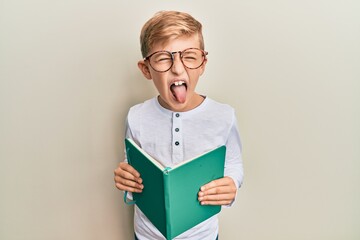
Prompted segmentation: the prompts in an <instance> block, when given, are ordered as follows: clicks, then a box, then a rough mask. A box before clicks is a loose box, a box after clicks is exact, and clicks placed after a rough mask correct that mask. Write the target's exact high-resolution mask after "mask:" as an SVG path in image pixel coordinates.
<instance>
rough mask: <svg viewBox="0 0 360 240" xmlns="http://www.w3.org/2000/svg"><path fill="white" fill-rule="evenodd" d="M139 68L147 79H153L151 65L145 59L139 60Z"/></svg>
mask: <svg viewBox="0 0 360 240" xmlns="http://www.w3.org/2000/svg"><path fill="white" fill-rule="evenodd" d="M138 68H139V69H140V71H141V72H142V74H143V75H144V77H145V78H146V79H148V80H151V79H152V77H151V73H150V69H149V66H148V65H147V64H146V63H145V61H144V60H141V61H139V62H138Z"/></svg>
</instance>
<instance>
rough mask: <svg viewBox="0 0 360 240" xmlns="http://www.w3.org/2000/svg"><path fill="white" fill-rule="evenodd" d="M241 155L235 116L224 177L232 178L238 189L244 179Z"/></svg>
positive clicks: (227, 149)
mask: <svg viewBox="0 0 360 240" xmlns="http://www.w3.org/2000/svg"><path fill="white" fill-rule="evenodd" d="M241 155H242V144H241V140H240V134H239V130H238V127H237V120H236V117H235V116H234V117H233V123H232V126H231V128H230V131H229V135H228V139H227V142H226V161H225V170H224V176H228V177H231V178H232V179H233V180H234V183H235V185H236V188H237V189H239V188H240V186H241V184H242V182H243V177H244V169H243V161H242V156H241ZM231 204H232V203H231ZM231 204H230V205H231Z"/></svg>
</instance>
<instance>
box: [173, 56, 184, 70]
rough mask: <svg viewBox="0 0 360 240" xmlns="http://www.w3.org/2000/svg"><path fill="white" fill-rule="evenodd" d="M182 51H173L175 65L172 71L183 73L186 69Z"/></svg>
mask: <svg viewBox="0 0 360 240" xmlns="http://www.w3.org/2000/svg"><path fill="white" fill-rule="evenodd" d="M180 54H181V53H180V52H173V53H172V55H173V65H172V67H171V71H172V72H173V73H175V74H181V73H182V72H183V71H184V70H185V66H184V64H183V63H182V61H181V57H180Z"/></svg>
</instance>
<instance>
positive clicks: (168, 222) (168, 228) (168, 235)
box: [163, 168, 171, 240]
mask: <svg viewBox="0 0 360 240" xmlns="http://www.w3.org/2000/svg"><path fill="white" fill-rule="evenodd" d="M163 176H164V197H165V222H166V239H167V240H171V206H170V205H171V204H170V175H169V168H165V170H164V172H163Z"/></svg>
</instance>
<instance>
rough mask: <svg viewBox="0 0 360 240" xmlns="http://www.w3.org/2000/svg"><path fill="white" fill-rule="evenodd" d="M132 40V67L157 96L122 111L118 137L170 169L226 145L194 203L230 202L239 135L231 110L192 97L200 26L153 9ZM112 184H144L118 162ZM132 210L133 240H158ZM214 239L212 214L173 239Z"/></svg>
mask: <svg viewBox="0 0 360 240" xmlns="http://www.w3.org/2000/svg"><path fill="white" fill-rule="evenodd" d="M140 41H141V51H142V55H143V57H144V59H143V60H141V61H139V62H138V67H139V69H140V71H141V72H142V73H143V75H144V76H145V78H146V79H148V80H152V81H153V83H154V85H155V87H156V89H157V91H158V92H159V95H158V96H157V97H155V98H152V99H150V100H147V101H145V102H144V103H141V104H138V105H135V106H133V107H132V108H131V109H130V110H129V113H128V116H127V126H126V127H127V128H126V137H129V138H132V139H133V140H134V141H135V142H136V143H137V144H138V145H139V146H140V147H141V148H142V149H144V150H145V151H146V152H147V153H148V154H149V155H151V156H152V157H154V158H155V159H157V160H158V161H159V162H161V164H162V165H164V166H170V167H171V166H173V165H175V164H177V163H179V162H182V161H184V160H187V159H190V158H192V157H195V156H197V155H200V154H202V153H204V152H206V151H208V150H211V149H214V148H216V147H218V146H221V145H226V148H227V151H226V160H225V169H224V176H225V177H224V178H221V179H218V180H214V181H212V182H210V183H208V184H206V185H204V186H202V187H201V188H200V191H199V193H198V200H199V202H200V203H201V204H203V205H230V204H232V202H233V201H234V199H235V196H236V193H237V189H238V188H239V187H240V185H241V183H242V179H243V167H242V160H241V143H240V137H239V134H238V130H237V126H236V117H235V113H234V110H233V108H231V107H230V106H228V105H225V104H220V103H217V102H216V101H214V100H212V99H210V98H209V97H206V96H204V95H200V94H198V93H196V92H195V87H196V85H197V82H198V80H199V77H200V76H201V75H202V74H203V73H204V71H205V66H206V63H207V57H206V56H207V52H206V51H205V50H204V40H203V36H202V25H201V24H200V23H199V22H198V21H197V20H195V19H194V18H193V17H192V16H190V15H189V14H186V13H181V12H175V11H162V12H158V13H157V14H155V15H154V17H152V18H151V19H150V20H148V21H147V22H146V23H145V25H144V26H143V28H142V31H141V35H140ZM115 185H116V187H117V188H118V189H120V190H123V191H128V192H141V191H142V189H143V188H144V187H146V185H145V186H144V185H143V184H142V179H141V176H140V174H139V173H138V172H137V171H136V170H135V169H134V168H133V167H131V166H130V165H129V164H128V163H127V162H126V160H125V161H124V162H121V163H120V164H119V166H118V168H117V169H116V170H115ZM134 210H135V213H134V228H135V239H140V240H142V239H145V240H149V239H164V237H163V236H162V235H161V233H160V232H159V231H158V230H157V229H156V228H155V227H154V226H153V225H152V223H151V222H150V221H149V220H148V219H147V218H146V217H145V215H144V214H143V213H142V212H141V210H140V209H139V208H137V207H136V205H135V209H134ZM217 235H218V218H217V215H215V216H213V217H211V218H209V219H208V220H206V221H204V222H202V223H200V224H198V225H197V226H195V227H193V228H191V229H189V230H188V231H186V232H184V233H183V234H181V235H180V236H178V237H177V238H176V239H192V240H199V239H202V240H207V239H208V240H215V239H217Z"/></svg>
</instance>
